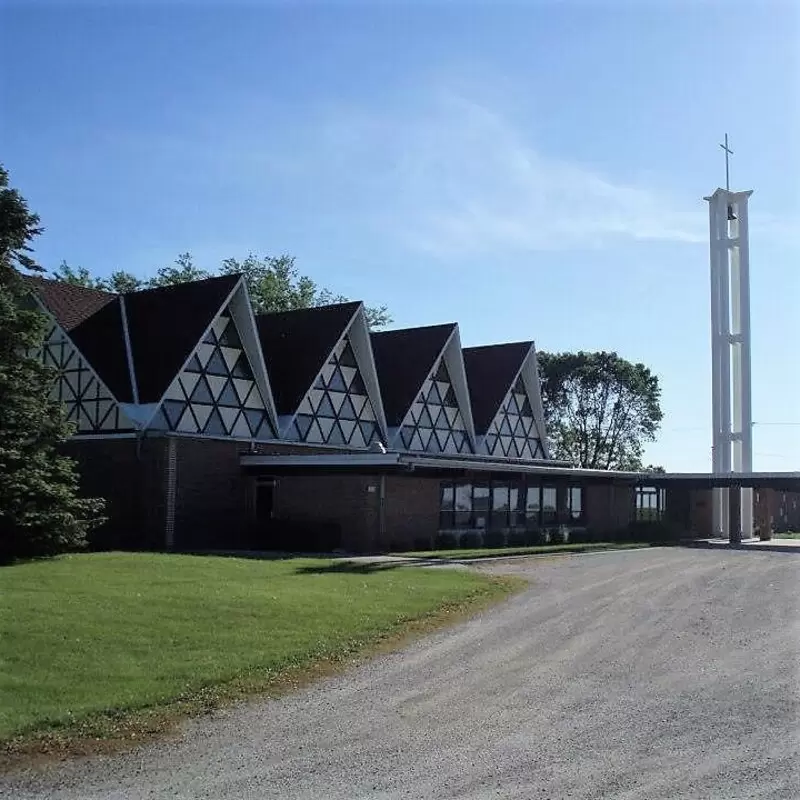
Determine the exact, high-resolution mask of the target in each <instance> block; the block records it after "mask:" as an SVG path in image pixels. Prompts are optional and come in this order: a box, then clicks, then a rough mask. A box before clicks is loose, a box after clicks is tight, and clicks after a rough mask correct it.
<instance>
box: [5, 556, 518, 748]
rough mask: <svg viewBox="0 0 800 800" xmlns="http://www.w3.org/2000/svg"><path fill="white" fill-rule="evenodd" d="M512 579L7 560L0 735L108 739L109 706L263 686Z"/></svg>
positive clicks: (212, 562)
mask: <svg viewBox="0 0 800 800" xmlns="http://www.w3.org/2000/svg"><path fill="white" fill-rule="evenodd" d="M509 587H510V585H509V584H507V583H506V584H502V583H498V582H497V581H489V580H487V579H486V578H484V577H482V576H479V575H477V574H473V573H468V572H466V571H463V570H432V569H416V568H411V569H409V568H401V569H369V568H358V567H350V566H344V567H343V566H341V565H335V566H334V565H333V563H332V562H331V561H327V560H323V559H285V560H275V561H258V560H247V559H240V558H219V557H218V558H213V557H197V556H178V555H153V554H123V553H102V554H87V555H73V556H64V557H60V558H57V559H54V560H52V561H40V562H33V563H27V564H20V565H16V566H10V567H2V568H0V643H2V644H1V645H0V741H2V740H9V739H10V738H12V737H14V736H19V735H20V734H23V735H25V736H34V735H36V733H37V732H41V731H51V732H52V731H54V730H55V731H58V730H59V729H62V730H65V731H67V733H68V732H69V731H79V732H80V733H81V735H84V736H87V735H90V736H94V735H112V736H113V730H112V731H111V733H110V734H106V733H104V732H103V730H104V729H103V725H104V724H106V725H107V724H108V720H109V719H112V720H113V719H124V718H125V713H121V714H120V713H114V712H134V711H136V710H138V709H146V708H152V707H158V706H165V705H166V706H169V705H170V704H172V705H175V703H176V701H177V702H178V704H180V702H181V701H184V702H185V703H191V701H192V698H196V697H198V696H202V695H203V693H204V692H205V693H206V695H207V696H208V695H210V696H211V697H212V699H213V697H214V696H215V695H214V689H213V688H211V689H209V687H216V688H220V687H222V686H225V685H227V686H233V685H238V686H239V691H240V693H241V691H242V687H245V689H244V691H253V690H258V689H262V688H266V687H269V686H270V685H273V684H274V683H275V681H276V680H280V678H281V676H282V674H285V673H286V672H287V670H288V671H289V672H292V671H293V670H294V671H295V672H296V671H297V670H298V669H300V670H301V669H303V668H309V667H310V666H311V665H313V664H314V663H318V662H320V661H325V660H329V659H337V658H341V657H342V656H343V655H346V654H349V653H353V652H355V651H358V650H360V649H362V648H364V647H365V646H366V645H369V644H371V643H374V642H376V641H377V640H380V639H381V638H384V637H386V636H387V635H391V634H393V633H394V634H396V633H398V632H400V631H402V630H404V629H407V628H408V625H409V622H408V621H409V620H412V619H420V618H425V617H429V616H430V615H432V614H433V613H434V612H436V610H437V609H442V608H443V607H447V608H449V609H450V610H451V611H455V610H457V609H461V608H464V607H465V606H470V605H477V604H481V603H484V602H489V601H490V600H491V599H493V598H496V597H500V596H502V595H504V594H505V593H507V592H508V591H510V588H509ZM440 616H441V615H440ZM219 697H222V698H224V697H225V693H224V691H223V692H222V694H221V695H219ZM104 721H105V722H104ZM92 726H95V727H92ZM112 728H113V725H112ZM95 730H97V731H99V733H95V732H94V731H95Z"/></svg>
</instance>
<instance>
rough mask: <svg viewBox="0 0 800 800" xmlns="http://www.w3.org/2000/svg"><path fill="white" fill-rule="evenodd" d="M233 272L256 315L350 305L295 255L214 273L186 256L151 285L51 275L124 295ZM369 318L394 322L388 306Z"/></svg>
mask: <svg viewBox="0 0 800 800" xmlns="http://www.w3.org/2000/svg"><path fill="white" fill-rule="evenodd" d="M232 273H241V274H242V275H244V277H245V280H246V281H247V288H248V291H249V292H250V299H251V301H252V303H253V310H254V311H255V312H256V313H257V314H262V313H266V312H269V311H291V310H294V309H297V308H311V307H314V306H324V305H330V304H331V303H343V302H345V301H346V300H347V298H346V297H343V296H342V295H337V294H334V293H333V292H331V291H330V290H328V289H324V288H320V287H319V286H318V285H317V284H316V282H315V281H314V280H312V279H311V278H309V277H308V276H307V275H301V274H300V273H299V271H298V269H297V267H296V266H295V259H294V256H289V255H280V256H265V257H262V256H258V255H255V254H253V253H250V254H249V255H247V257H245V258H243V259H237V258H226V259H225V260H224V261H223V262H222V264H221V265H220V266H219V268H218V269H217V271H216V272H214V273H212V272H208V271H206V270H204V269H200V268H199V267H196V266H195V264H194V261H193V260H192V256H191V254H190V253H181V254H180V255H179V256H178V257H177V258H176V259H175V263H174V264H173V265H171V266H168V267H162V268H161V269H159V270H158V272H156V274H155V275H154V276H153V277H152V278H149V279H148V280H141V279H139V278H137V277H135V276H134V275H131V274H130V273H129V272H124V271H117V272H112V273H111V275H110V276H109V277H108V278H94V277H92V275H91V274H90V273H89V271H88V270H87V269H85V268H84V267H71V266H70V265H69V264H67V263H66V262H65V261H62V262H61V264H60V266H59V267H58V268H57V269H56V270H54V271H53V272H52V273H51V276H52V277H53V278H55V279H56V280H62V281H66V282H68V283H74V284H76V285H78V286H86V287H89V288H93V289H103V290H105V291H107V292H120V293H121V292H132V291H137V290H138V289H152V288H155V287H158V286H172V285H174V284H177V283H186V282H187V281H197V280H202V279H203V278H210V277H212V276H213V275H230V274H232ZM366 314H367V321H368V322H369V325H370V327H372V328H381V327H383V326H384V325H388V324H389V323H390V322H391V321H392V318H391V316H390V315H389V311H388V310H387V308H386V306H378V307H371V308H367V309H366Z"/></svg>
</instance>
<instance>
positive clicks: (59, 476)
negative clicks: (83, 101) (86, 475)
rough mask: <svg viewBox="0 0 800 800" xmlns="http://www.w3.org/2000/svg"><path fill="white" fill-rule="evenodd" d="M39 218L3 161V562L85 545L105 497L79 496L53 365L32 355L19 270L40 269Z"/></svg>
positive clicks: (36, 333) (30, 321)
mask: <svg viewBox="0 0 800 800" xmlns="http://www.w3.org/2000/svg"><path fill="white" fill-rule="evenodd" d="M40 232H41V228H40V227H39V217H38V216H37V215H36V214H33V213H31V212H30V211H29V210H28V206H27V203H26V202H25V200H24V199H23V198H22V196H21V195H20V194H19V192H18V191H17V190H15V189H11V188H9V181H8V173H7V171H6V170H5V169H4V168H3V166H2V165H0V409H2V412H1V413H0V562H8V561H11V560H13V559H15V558H25V557H34V556H43V555H51V554H53V553H57V552H61V551H64V550H71V549H75V548H78V547H80V546H82V545H83V544H84V543H85V541H86V534H87V532H88V530H89V529H90V528H91V527H92V526H93V525H94V524H96V523H98V522H99V521H100V519H99V516H98V515H99V513H100V511H101V509H102V502H101V501H99V500H88V499H82V498H79V496H78V474H77V472H76V469H75V463H74V461H72V459H70V458H67V457H66V456H64V455H61V454H60V453H59V452H58V446H59V445H60V444H61V443H63V442H64V441H66V439H67V438H68V437H69V436H70V435H71V433H72V426H71V425H70V424H68V423H67V422H66V421H65V419H64V412H63V408H62V406H61V405H60V404H59V403H55V402H53V401H51V400H50V399H49V392H50V387H51V385H52V382H53V378H54V375H53V371H52V370H51V369H50V368H49V367H46V366H44V365H43V364H42V363H41V361H40V360H39V359H38V358H37V357H36V355H35V354H36V351H37V350H40V349H41V347H42V341H43V338H44V332H45V318H44V316H43V315H42V314H41V312H40V311H38V309H37V308H36V306H35V305H34V303H33V301H32V299H31V297H30V294H29V292H28V290H27V287H26V284H25V282H24V281H23V279H22V277H21V275H20V272H19V270H20V269H27V270H39V269H40V268H39V267H37V265H36V264H35V262H34V261H33V259H32V258H31V257H30V255H29V253H30V252H31V247H30V242H31V241H32V239H33V238H34V237H35V236H37V235H38V234H39V233H40Z"/></svg>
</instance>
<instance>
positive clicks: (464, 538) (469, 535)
mask: <svg viewBox="0 0 800 800" xmlns="http://www.w3.org/2000/svg"><path fill="white" fill-rule="evenodd" d="M482 544H483V535H482V534H481V532H480V531H464V533H462V534H461V542H460V543H459V547H461V548H462V549H464V550H471V549H473V548H475V547H480V546H481V545H482Z"/></svg>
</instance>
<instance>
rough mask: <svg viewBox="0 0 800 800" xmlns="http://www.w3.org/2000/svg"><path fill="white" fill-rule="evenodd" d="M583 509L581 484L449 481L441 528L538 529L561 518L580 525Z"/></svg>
mask: <svg viewBox="0 0 800 800" xmlns="http://www.w3.org/2000/svg"><path fill="white" fill-rule="evenodd" d="M583 513H584V508H583V488H582V487H580V486H548V485H542V484H538V483H530V484H527V483H525V482H524V481H490V482H481V483H470V482H466V481H463V482H462V481H455V482H452V481H447V482H444V483H442V485H441V503H440V513H439V528H440V530H452V529H465V528H478V529H489V530H502V529H506V528H528V529H538V528H541V527H546V526H548V525H555V524H558V523H562V522H564V523H570V524H573V525H579V524H580V523H581V521H582V520H583Z"/></svg>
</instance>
